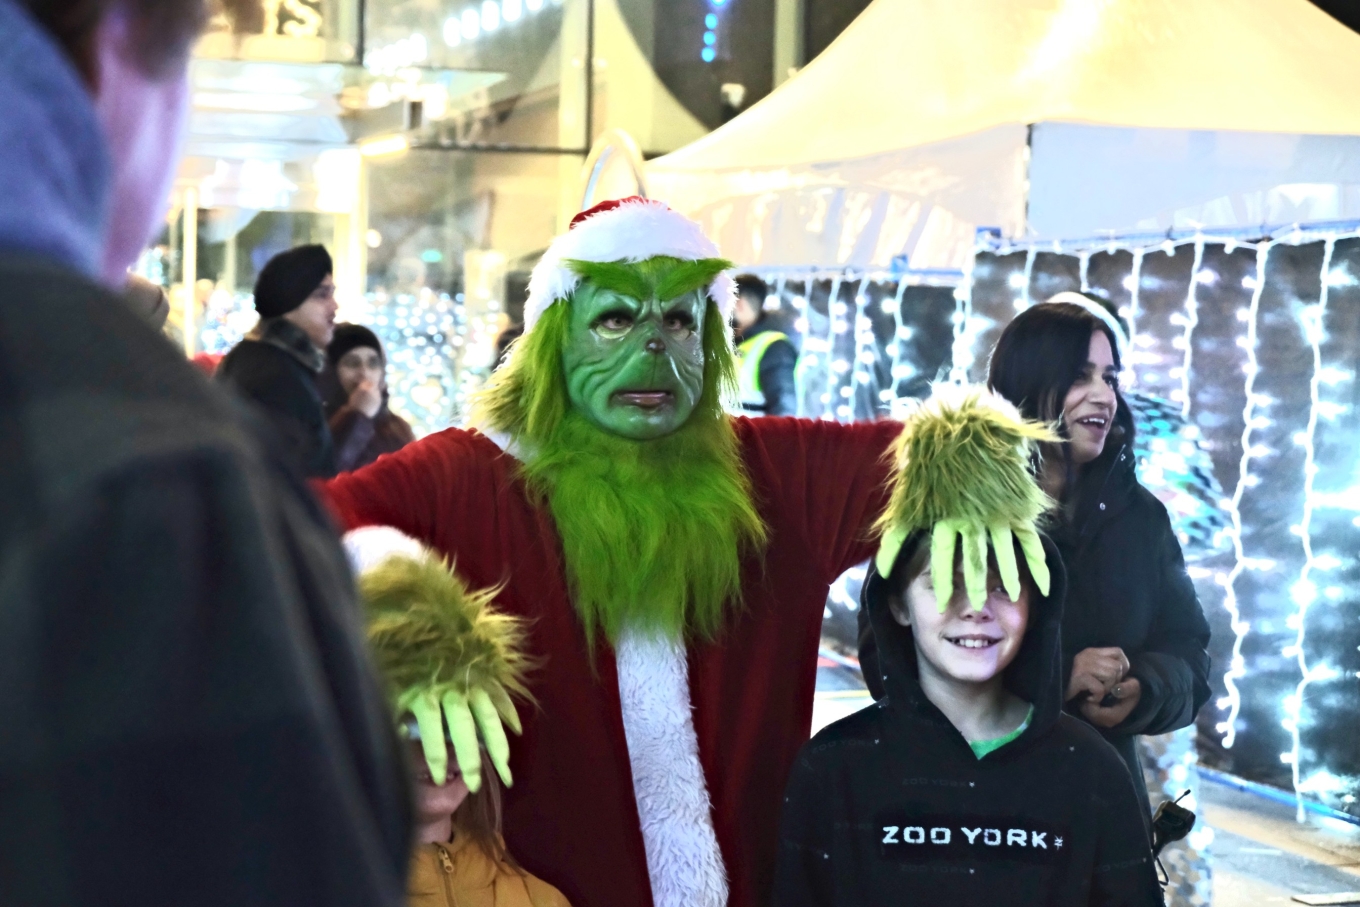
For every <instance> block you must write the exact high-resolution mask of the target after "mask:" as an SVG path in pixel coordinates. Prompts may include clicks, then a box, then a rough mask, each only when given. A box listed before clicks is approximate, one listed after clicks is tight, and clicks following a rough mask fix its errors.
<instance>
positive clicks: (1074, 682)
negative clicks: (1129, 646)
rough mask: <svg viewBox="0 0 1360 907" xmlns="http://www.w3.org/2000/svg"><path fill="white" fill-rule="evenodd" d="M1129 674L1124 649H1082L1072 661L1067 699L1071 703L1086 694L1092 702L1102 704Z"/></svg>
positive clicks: (1113, 647)
mask: <svg viewBox="0 0 1360 907" xmlns="http://www.w3.org/2000/svg"><path fill="white" fill-rule="evenodd" d="M1128 673H1129V660H1128V658H1126V657H1125V656H1124V650H1123V649H1120V648H1118V647H1115V646H1112V647H1110V648H1106V649H1082V650H1081V651H1080V652H1078V653H1077V657H1076V658H1074V659H1072V679H1071V680H1070V681H1068V684H1067V697H1066V699H1067V700H1068V701H1070V700H1072V699H1075V698H1077V697H1078V696H1080V695H1081V694H1082V693H1086V694H1088V695H1089V696H1090V697H1091V700H1092V701H1094V702H1100V700H1102V699H1104V698H1105V696H1106V694H1108V693H1110V692H1112V691H1113V690H1114V686H1115V684H1117V683H1119V682H1120V681H1121V680H1123V679H1124V677H1125V675H1127V674H1128Z"/></svg>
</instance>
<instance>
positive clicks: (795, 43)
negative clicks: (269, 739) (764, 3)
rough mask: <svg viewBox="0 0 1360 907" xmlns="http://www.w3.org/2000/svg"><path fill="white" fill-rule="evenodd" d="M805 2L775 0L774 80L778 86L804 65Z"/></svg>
mask: <svg viewBox="0 0 1360 907" xmlns="http://www.w3.org/2000/svg"><path fill="white" fill-rule="evenodd" d="M803 2H804V0H774V81H773V83H771V86H770V87H771V88H778V87H779V86H780V85H783V84H784V83H785V82H787V81H788V80H789V77H790V76H791V75H793V74H794V73H795V72H797V71H798V70H799V69H802V67H803V44H804V42H803Z"/></svg>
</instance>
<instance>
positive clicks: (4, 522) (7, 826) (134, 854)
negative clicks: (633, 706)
mask: <svg viewBox="0 0 1360 907" xmlns="http://www.w3.org/2000/svg"><path fill="white" fill-rule="evenodd" d="M203 18H204V9H203V7H202V4H200V3H197V2H188V0H68V2H60V0H49V2H38V0H27V2H23V3H21V2H18V0H0V35H3V36H4V40H3V42H0V101H2V102H3V105H4V110H5V114H4V116H3V117H2V118H0V448H2V449H3V451H2V452H0V462H3V464H4V465H3V467H0V726H2V727H3V728H4V730H3V733H0V903H2V904H5V905H24V907H32V905H61V907H87V905H114V904H137V905H139V907H171V905H182V904H185V903H193V904H195V905H199V907H217V905H221V907H227V905H232V907H236V905H243V904H250V905H252V907H272V905H279V907H282V905H288V907H297V905H322V904H324V905H327V907H335V905H356V907H357V905H364V907H369V905H382V907H386V905H396V904H399V903H400V902H401V899H402V893H403V892H402V882H403V877H404V874H405V869H406V860H407V856H408V846H409V845H408V840H409V834H410V828H411V810H410V801H409V797H408V786H407V782H406V780H405V777H404V773H403V767H402V761H401V758H400V756H401V751H400V743H399V741H398V740H397V739H396V738H395V735H394V734H393V732H392V729H391V726H390V718H389V713H388V711H387V709H386V707H385V704H384V702H383V697H382V694H381V692H380V690H379V688H378V686H377V683H376V681H375V676H374V674H373V671H372V668H371V666H370V664H369V662H368V658H367V656H366V653H365V649H364V639H363V635H362V629H361V626H360V621H359V612H358V606H357V603H356V599H355V593H354V588H353V582H352V579H351V577H350V574H349V571H348V568H347V566H346V564H345V560H344V555H343V553H342V551H341V549H340V546H339V544H338V542H337V540H336V538H335V536H334V533H333V530H332V528H331V524H330V521H329V520H328V519H327V517H326V515H325V514H324V513H323V511H322V510H321V509H320V508H319V507H318V505H317V504H316V502H315V500H314V499H313V498H312V496H311V495H310V494H309V492H308V489H307V487H306V485H305V484H304V481H303V479H302V478H301V477H300V476H298V475H297V473H296V472H295V471H294V470H293V469H292V468H291V467H290V466H289V465H288V463H287V460H286V459H285V457H284V455H283V454H282V453H281V452H280V451H278V450H276V449H275V447H274V445H273V442H272V441H271V440H270V438H271V437H272V435H270V434H269V433H268V431H267V430H265V429H264V428H263V427H262V426H260V425H257V424H256V423H255V421H254V420H253V418H252V417H251V416H250V414H249V413H247V412H246V411H245V410H244V409H243V408H242V407H240V406H239V405H238V404H235V403H233V402H232V401H231V400H229V399H228V398H227V397H226V396H225V395H223V394H222V393H220V392H219V391H218V390H216V389H214V388H213V387H212V386H211V385H210V384H209V383H208V382H207V381H206V380H205V379H204V378H203V377H202V375H200V374H199V373H198V372H197V371H196V370H195V369H194V367H193V366H192V365H190V364H189V363H187V362H185V361H184V358H183V356H181V355H179V354H178V353H177V352H176V351H175V350H174V349H173V348H171V346H170V345H169V344H167V343H166V342H165V340H164V339H163V338H162V337H160V336H159V335H158V334H157V333H156V331H155V330H154V329H153V328H152V327H151V326H150V325H148V324H147V323H146V321H145V320H144V319H143V318H142V317H141V316H140V315H138V314H137V313H136V312H134V311H133V310H132V308H131V307H130V306H129V305H127V304H126V302H125V301H124V299H123V298H122V296H121V290H122V288H123V287H124V285H125V284H126V280H127V267H128V265H129V264H130V263H131V262H132V261H133V260H134V259H135V258H136V256H137V254H138V251H139V250H140V249H141V248H142V246H143V244H144V243H145V242H146V241H147V239H148V238H149V237H150V236H151V235H152V232H153V230H154V229H155V227H156V226H157V225H158V224H159V223H160V220H161V216H162V213H163V209H164V205H165V200H166V198H167V195H168V190H169V187H170V182H171V179H172V177H173V175H174V170H175V165H176V162H177V158H178V148H179V145H180V140H181V135H182V127H183V124H184V121H185V115H186V112H187V102H188V79H187V64H188V54H189V47H190V45H191V43H192V41H193V40H194V37H195V35H196V34H197V32H198V29H199V27H200V24H201V22H202V20H203Z"/></svg>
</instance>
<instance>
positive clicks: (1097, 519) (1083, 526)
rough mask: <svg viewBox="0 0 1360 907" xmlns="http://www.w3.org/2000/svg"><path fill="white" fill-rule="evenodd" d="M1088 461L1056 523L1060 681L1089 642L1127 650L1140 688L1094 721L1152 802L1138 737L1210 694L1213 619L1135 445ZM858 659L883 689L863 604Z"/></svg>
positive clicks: (1071, 707) (1184, 714)
mask: <svg viewBox="0 0 1360 907" xmlns="http://www.w3.org/2000/svg"><path fill="white" fill-rule="evenodd" d="M1107 464H1108V465H1107ZM1092 466H1094V467H1096V468H1097V472H1096V473H1095V474H1093V475H1091V476H1088V477H1086V479H1085V480H1084V481H1083V485H1084V486H1085V487H1086V488H1089V489H1090V491H1089V492H1088V493H1083V494H1081V495H1080V497H1079V501H1080V503H1079V505H1078V507H1077V509H1076V512H1075V513H1074V514H1073V515H1072V519H1071V520H1070V521H1069V522H1067V523H1066V524H1064V525H1060V526H1055V527H1052V528H1051V529H1050V534H1051V536H1052V538H1053V540H1054V542H1055V543H1056V544H1057V546H1058V550H1059V552H1060V553H1061V555H1062V559H1063V563H1064V565H1065V566H1066V568H1067V601H1066V603H1065V605H1064V608H1063V622H1062V653H1063V656H1062V657H1063V671H1064V677H1063V686H1064V689H1065V688H1066V684H1067V680H1068V678H1070V676H1071V672H1072V660H1073V658H1075V657H1076V655H1077V653H1078V652H1080V651H1082V650H1083V649H1088V648H1104V647H1109V646H1117V647H1119V648H1121V649H1123V650H1124V654H1125V655H1126V656H1127V657H1128V659H1129V664H1130V668H1129V673H1130V674H1131V675H1132V676H1134V677H1136V678H1138V682H1139V683H1140V684H1141V686H1142V696H1141V698H1140V699H1139V701H1138V705H1137V706H1136V707H1135V708H1134V710H1133V712H1132V713H1130V715H1129V717H1128V718H1127V719H1125V721H1124V722H1123V723H1122V724H1119V725H1118V726H1116V727H1114V728H1110V729H1105V728H1097V730H1099V731H1100V733H1101V734H1102V735H1103V736H1104V737H1105V739H1106V740H1108V741H1109V742H1110V743H1111V744H1113V745H1114V748H1115V749H1116V750H1118V751H1119V755H1120V756H1122V757H1123V758H1124V762H1125V764H1127V765H1128V766H1129V771H1130V772H1132V773H1133V777H1134V781H1135V787H1137V789H1138V791H1139V793H1140V794H1141V795H1142V797H1143V800H1144V805H1145V806H1146V805H1147V791H1146V788H1145V787H1144V785H1143V783H1142V769H1141V767H1140V765H1139V762H1138V754H1137V750H1136V749H1135V747H1134V737H1135V736H1137V735H1139V734H1148V735H1152V734H1165V733H1167V732H1169V731H1174V730H1176V729H1178V728H1183V727H1186V726H1187V725H1189V724H1191V723H1193V722H1194V720H1195V713H1196V712H1198V711H1199V709H1200V707H1201V706H1203V705H1204V703H1205V702H1207V701H1208V699H1209V654H1208V652H1207V651H1206V649H1207V647H1208V644H1209V624H1208V622H1207V621H1206V620H1205V619H1204V611H1203V610H1202V609H1201V608H1200V605H1199V598H1198V597H1197V596H1196V594H1195V587H1194V585H1193V583H1191V581H1190V577H1189V575H1188V574H1187V573H1186V571H1185V559H1184V557H1183V556H1182V555H1181V546H1180V543H1179V541H1177V539H1176V534H1175V532H1174V531H1173V530H1172V528H1171V519H1170V517H1169V516H1168V515H1167V512H1166V507H1165V506H1163V505H1162V502H1161V501H1159V500H1157V498H1156V497H1155V496H1154V495H1153V494H1152V492H1150V491H1148V490H1147V489H1146V488H1144V487H1143V486H1142V485H1140V484H1139V483H1138V479H1137V476H1136V475H1135V472H1134V462H1133V454H1132V452H1131V451H1130V450H1129V449H1128V448H1123V449H1119V450H1118V451H1114V452H1112V453H1111V454H1110V455H1109V456H1107V457H1102V458H1101V460H1098V461H1097V462H1096V463H1093V464H1092ZM1102 473H1103V475H1102ZM860 662H861V665H862V666H863V669H864V679H865V682H866V684H868V686H869V690H870V692H871V693H873V695H874V697H875V698H878V697H879V696H881V695H882V683H881V681H880V679H879V672H878V667H877V653H876V652H875V647H874V644H873V639H872V632H871V630H870V629H869V626H868V622H867V620H866V619H865V615H862V614H861V615H860ZM1079 705H1080V704H1079V703H1078V702H1070V703H1068V704H1067V710H1068V711H1069V712H1071V713H1072V714H1074V715H1077V716H1078V717H1080V716H1081V711H1080V708H1079Z"/></svg>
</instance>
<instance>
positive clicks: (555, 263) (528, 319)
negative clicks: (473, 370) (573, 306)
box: [524, 195, 737, 331]
mask: <svg viewBox="0 0 1360 907" xmlns="http://www.w3.org/2000/svg"><path fill="white" fill-rule="evenodd" d="M658 255H666V256H669V257H671V258H680V259H684V260H686V261H698V260H699V259H701V258H721V257H722V256H721V255H720V254H719V252H718V247H717V245H716V244H715V243H714V242H713V241H712V240H710V239H709V238H708V237H707V236H705V235H704V231H703V230H702V229H700V227H699V225H698V224H696V223H695V222H694V221H692V220H690V219H689V218H688V217H685V216H684V215H683V214H680V213H679V212H677V211H673V210H671V209H670V208H669V207H668V206H666V205H664V204H662V203H661V202H658V201H653V200H651V199H646V198H643V197H641V196H639V195H634V196H631V197H629V198H621V199H614V200H611V201H607V202H600V203H599V204H598V205H596V206H595V207H593V208H589V209H587V210H585V211H582V212H581V213H580V214H578V215H576V216H575V217H573V218H572V219H571V226H570V227H569V228H568V229H567V232H566V233H563V234H562V235H561V236H559V237H557V238H556V239H554V240H553V241H552V245H550V246H548V251H546V252H544V253H543V257H542V258H541V259H539V262H538V264H537V265H535V266H534V270H533V274H531V275H530V277H529V298H528V299H527V300H526V301H525V303H524V329H525V330H526V331H529V330H532V329H533V326H534V323H535V322H537V321H538V319H539V317H541V316H542V315H543V313H544V312H546V311H547V310H548V307H549V306H551V305H553V304H554V303H556V302H559V301H561V300H563V299H566V298H568V297H569V296H571V294H572V293H573V292H574V291H575V290H576V287H577V286H578V285H579V284H580V282H581V277H580V275H578V274H577V273H576V272H575V271H573V270H572V268H571V266H570V265H569V264H568V262H570V261H573V260H574V261H597V262H612V261H646V260H647V259H649V258H655V257H657V256H658ZM736 292H737V289H736V284H735V283H734V282H733V280H732V278H731V276H730V275H728V274H726V273H723V274H719V275H718V276H717V277H715V278H714V279H713V282H712V283H711V284H709V286H708V295H709V298H710V299H712V300H713V302H714V303H716V304H717V306H718V310H719V311H721V312H722V316H723V318H724V319H728V318H731V317H732V305H733V303H734V301H735V300H736Z"/></svg>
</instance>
